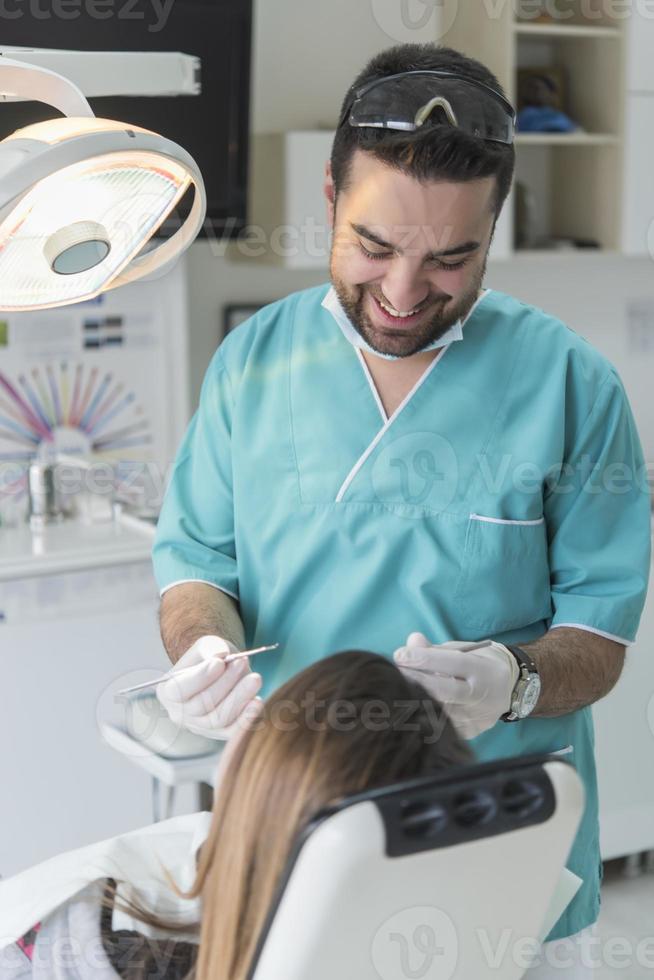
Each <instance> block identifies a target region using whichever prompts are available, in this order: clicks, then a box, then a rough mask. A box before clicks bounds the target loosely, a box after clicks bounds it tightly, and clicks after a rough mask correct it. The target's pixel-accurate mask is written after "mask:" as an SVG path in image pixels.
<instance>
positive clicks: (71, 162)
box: [0, 47, 206, 312]
mask: <svg viewBox="0 0 654 980" xmlns="http://www.w3.org/2000/svg"><path fill="white" fill-rule="evenodd" d="M199 67H200V66H199V59H198V58H196V57H193V56H190V55H184V54H179V53H170V52H161V53H150V52H147V53H146V52H104V51H90V52H89V51H60V50H55V49H46V48H17V47H0V101H12V102H13V101H22V100H35V101H37V102H43V103H45V104H47V105H50V106H53V107H54V108H56V109H58V110H59V111H60V112H62V113H64V116H63V117H60V118H57V119H49V120H47V121H44V122H39V123H35V124H33V125H30V126H25V127H24V128H22V129H19V130H16V132H14V133H12V134H11V135H10V136H8V137H7V138H6V139H3V140H2V141H0V311H2V312H13V311H22V310H38V309H46V308H49V307H55V306H64V305H66V304H69V303H78V302H80V301H81V300H86V299H91V298H92V297H94V296H97V295H98V294H99V293H101V292H104V291H105V290H108V289H115V288H116V287H117V286H123V285H125V284H126V283H130V282H134V281H136V280H138V279H141V278H143V277H144V276H147V275H150V274H151V273H153V272H155V271H156V270H159V269H162V268H163V267H164V266H165V265H167V264H168V263H170V262H172V261H173V260H174V259H175V258H177V257H178V256H179V255H180V254H181V253H182V252H183V251H185V250H186V249H187V248H188V246H189V245H190V244H191V243H192V242H193V241H194V239H195V237H196V236H197V234H198V232H199V230H200V228H201V227H202V222H203V221H204V217H205V214H206V193H205V189H204V182H203V180H202V176H201V174H200V171H199V169H198V166H197V164H196V163H195V161H194V160H193V158H192V157H191V156H190V155H189V154H188V153H187V152H186V151H185V150H184V149H182V147H180V146H178V145H177V144H176V143H174V142H172V141H171V140H168V139H166V138H165V137H164V136H159V135H158V134H157V133H153V132H151V131H150V130H147V129H143V128H142V127H140V126H131V125H130V124H129V123H123V122H119V121H116V120H112V119H100V118H97V117H96V116H95V115H94V113H93V110H92V109H91V107H90V105H89V103H88V102H87V100H86V97H85V95H88V96H90V97H93V96H100V95H152V96H157V95H197V94H198V92H199V91H200V82H199ZM83 93H85V94H83ZM1 112H2V108H1V106H0V113H1ZM191 185H192V186H193V188H194V198H193V203H192V206H191V209H190V212H189V214H188V216H187V217H186V219H185V221H184V223H183V224H182V225H181V227H180V228H178V229H177V231H176V232H175V233H174V234H173V235H172V236H171V237H170V238H168V239H166V240H165V241H163V242H162V243H161V244H158V245H155V246H154V247H150V248H149V249H148V250H146V245H147V243H148V242H149V241H150V239H151V238H152V236H153V235H154V233H155V232H156V231H157V229H158V228H159V227H160V225H161V224H162V222H163V221H164V220H165V219H166V217H167V216H168V215H169V214H170V213H171V211H172V210H173V209H174V208H175V206H176V205H177V204H178V202H179V201H180V200H181V198H182V197H183V195H184V194H185V193H186V191H187V190H188V189H189V187H190V186H191Z"/></svg>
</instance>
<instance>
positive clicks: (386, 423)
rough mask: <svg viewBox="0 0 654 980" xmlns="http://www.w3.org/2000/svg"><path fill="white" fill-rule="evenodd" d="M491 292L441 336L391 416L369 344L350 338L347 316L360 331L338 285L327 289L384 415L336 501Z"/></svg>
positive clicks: (330, 307)
mask: <svg viewBox="0 0 654 980" xmlns="http://www.w3.org/2000/svg"><path fill="white" fill-rule="evenodd" d="M491 292H492V290H491V289H484V291H483V292H482V293H481V295H480V296H478V297H477V299H476V300H475V302H474V303H473V304H472V306H471V307H470V309H469V311H468V313H467V314H466V317H465V319H464V320H460V321H459V322H458V323H457V324H455V325H454V327H451V328H450V330H449V331H448V332H447V333H445V334H443V337H442V338H441V339H442V340H443V341H445V343H444V345H443V346H441V347H440V348H439V349H438V353H437V354H436V356H435V357H434V358H433V360H432V361H430V363H429V364H428V365H427V367H426V368H425V370H424V371H423V373H422V374H421V375H420V377H419V378H418V380H417V381H416V383H415V384H414V385H413V387H412V388H411V390H410V391H409V392H408V393H407V394H406V395H405V397H404V398H403V399H402V401H401V402H400V404H399V405H398V406H397V408H396V409H395V411H394V412H393V413H392V415H390V416H388V415H387V414H386V410H385V409H384V406H383V403H382V401H381V398H380V396H379V392H378V391H377V386H376V385H375V382H374V380H373V378H372V375H371V373H370V370H369V368H368V365H367V364H366V362H365V358H364V357H363V354H362V352H361V348H362V346H363V347H364V349H365V347H366V345H365V344H364V345H357V344H354V343H353V342H352V341H351V340H350V334H349V332H348V330H347V329H344V326H343V319H344V318H345V320H347V323H348V324H349V328H350V331H353V332H354V333H356V331H354V327H353V326H352V325H351V323H350V321H349V320H348V319H347V316H346V314H345V311H344V310H343V307H342V306H341V303H340V301H339V299H338V296H337V295H336V291H335V289H334V287H333V286H331V287H330V289H329V290H328V292H327V295H326V296H325V298H324V299H323V301H322V306H323V307H324V308H325V309H326V310H327V311H328V312H330V313H331V314H332V316H333V317H334V319H335V320H336V322H337V323H338V325H339V327H340V328H341V331H342V332H343V334H344V336H345V338H346V339H347V340H348V341H349V342H350V343H351V344H352V347H353V349H354V351H355V353H356V356H357V358H358V360H359V363H360V364H361V368H362V370H363V373H364V375H365V378H366V380H367V382H368V385H369V387H370V390H371V392H372V395H373V398H374V400H375V403H376V405H377V408H378V409H379V414H380V416H381V420H382V427H381V428H380V429H379V431H378V432H377V434H376V435H375V437H374V439H373V440H372V442H370V444H369V445H368V446H367V448H366V449H365V451H364V452H363V453H362V455H361V456H360V457H359V458H358V460H357V461H356V463H355V464H354V466H353V467H352V469H351V470H350V472H349V473H348V475H347V477H346V478H345V480H344V481H343V483H342V485H341V487H340V489H339V491H338V494H337V496H336V502H337V503H338V502H339V501H341V500H342V498H343V495H344V494H345V493H346V491H347V489H348V487H349V486H350V484H351V483H352V481H353V480H354V478H355V477H356V475H357V473H358V472H359V470H360V469H361V467H362V466H363V465H364V464H365V462H366V460H367V459H368V458H369V456H370V455H371V453H373V452H374V450H375V447H376V446H377V445H378V444H379V442H380V440H381V439H383V438H384V436H385V435H386V433H387V432H388V430H389V428H390V427H391V426H392V425H393V423H394V422H395V420H396V419H397V418H398V417H399V415H400V414H401V413H402V411H403V410H404V409H405V408H406V406H407V405H408V404H409V402H410V401H411V399H412V398H413V396H414V395H415V394H416V392H417V391H418V390H419V389H420V388H421V387H422V385H423V384H424V383H425V381H426V380H427V378H428V377H429V376H430V374H431V373H432V371H433V370H434V368H435V367H436V365H437V364H438V363H439V362H440V361H441V360H442V359H443V357H444V356H445V354H446V353H447V351H448V350H449V348H450V347H451V345H452V343H454V342H455V341H457V340H462V339H463V327H464V326H465V324H466V322H467V320H468V319H469V317H470V316H471V315H472V313H473V311H474V310H476V309H477V307H478V306H479V304H480V303H481V302H482V301H483V300H484V298H485V297H486V296H488V294H489V293H491ZM356 336H359V335H358V334H356ZM448 338H449V340H448ZM373 353H374V352H373Z"/></svg>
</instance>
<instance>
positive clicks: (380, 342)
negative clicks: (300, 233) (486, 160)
mask: <svg viewBox="0 0 654 980" xmlns="http://www.w3.org/2000/svg"><path fill="white" fill-rule="evenodd" d="M495 183H496V181H495V177H494V176H493V177H483V178H479V179H477V180H471V181H467V182H464V183H450V182H449V181H427V182H421V181H418V180H416V179H415V178H414V177H411V176H409V175H408V174H405V173H402V172H401V171H399V170H395V169H393V168H392V167H389V166H388V165H387V164H385V163H382V162H381V161H379V160H377V159H376V158H375V157H374V156H373V155H372V154H371V153H366V152H364V151H362V150H357V151H355V153H354V155H353V157H352V161H351V165H350V172H349V180H348V184H347V186H346V187H345V188H344V189H342V190H341V191H340V192H339V194H338V199H337V200H336V202H335V200H334V185H333V181H332V178H331V173H330V170H329V166H328V168H327V178H326V182H325V194H326V196H327V202H328V213H329V219H330V222H331V225H332V228H333V232H334V236H333V244H332V251H331V256H330V274H331V280H332V283H333V286H334V289H335V290H336V293H337V295H338V298H339V300H340V302H341V305H342V306H343V308H344V310H345V312H346V313H347V315H348V317H349V319H350V320H351V322H352V325H353V326H354V327H355V329H356V330H357V331H358V332H359V334H360V335H361V336H362V337H363V339H364V340H365V341H366V343H367V344H368V345H369V346H370V347H371V348H372V349H373V350H375V351H377V352H378V353H381V354H391V355H394V356H396V357H410V356H411V355H412V354H415V353H417V352H418V351H420V350H422V349H423V348H424V347H426V346H427V345H429V344H431V343H433V342H434V341H437V340H438V339H439V337H442V336H443V334H444V333H446V332H447V331H448V330H449V328H450V327H451V326H452V325H453V324H455V323H456V322H457V321H458V320H459V319H462V318H463V317H465V316H466V314H467V313H468V312H469V310H470V309H471V307H472V306H473V304H474V303H475V301H476V299H477V297H478V295H479V291H480V289H481V286H482V282H483V279H484V274H485V271H486V259H487V254H488V248H489V245H490V240H491V234H492V230H493V224H494V221H495V212H494V204H495Z"/></svg>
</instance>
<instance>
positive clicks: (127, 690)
mask: <svg viewBox="0 0 654 980" xmlns="http://www.w3.org/2000/svg"><path fill="white" fill-rule="evenodd" d="M278 646H279V643H273V644H271V645H270V646H267V647H256V649H254V650H241V651H240V652H239V653H230V654H228V656H226V657H224V658H223V661H224V663H226V664H229V663H231V662H232V660H241V659H242V658H243V657H252V656H254V654H255V653H263V652H264V650H275V649H276V648H277V647H278ZM206 662H207V663H208V662H209V661H206ZM193 667H197V664H193V665H192V666H191V667H182V669H181V670H178V671H177V672H175V671H169V672H168V673H167V674H164V675H163V677H159V678H158V679H157V680H155V681H145V682H144V683H143V684H134V685H133V687H124V688H123V689H122V691H118V694H131V693H132V692H133V691H144V690H145V688H146V687H156V686H157V685H158V684H163V683H165V681H169V680H171V679H174V680H176V679H177V678H178V677H181V676H182V674H185V673H186V672H187V671H188V670H192V669H193Z"/></svg>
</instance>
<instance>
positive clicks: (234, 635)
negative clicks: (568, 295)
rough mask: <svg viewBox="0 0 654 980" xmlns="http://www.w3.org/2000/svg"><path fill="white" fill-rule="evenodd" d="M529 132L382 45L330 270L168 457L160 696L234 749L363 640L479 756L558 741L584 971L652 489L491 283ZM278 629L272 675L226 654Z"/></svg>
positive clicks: (629, 452) (445, 63) (429, 57)
mask: <svg viewBox="0 0 654 980" xmlns="http://www.w3.org/2000/svg"><path fill="white" fill-rule="evenodd" d="M514 119H515V117H514V112H513V109H512V108H511V106H510V105H509V103H508V102H507V101H506V99H505V97H504V95H503V93H502V92H501V89H500V86H499V83H498V81H497V79H496V78H495V77H494V76H493V75H492V74H491V73H490V72H489V71H488V70H487V69H486V68H485V67H484V66H483V65H481V64H480V63H479V62H476V61H473V60H471V59H469V58H467V57H464V56H463V55H461V54H459V53H458V52H455V51H453V50H451V49H448V48H441V47H437V46H433V45H406V46H400V47H398V48H393V49H390V50H389V51H385V52H382V53H381V54H380V55H378V56H377V57H376V58H375V59H374V60H373V61H372V62H371V63H370V64H369V65H368V66H367V67H366V69H365V70H364V71H363V72H362V74H361V75H360V76H359V78H357V80H356V81H355V83H354V84H353V86H352V88H351V89H350V90H349V92H348V94H347V96H346V99H345V102H344V105H343V108H342V113H341V118H340V122H339V125H338V128H337V132H336V136H335V140H334V145H333V151H332V156H331V161H330V164H329V166H328V168H327V173H326V179H325V192H326V197H327V203H328V209H329V217H330V221H331V224H332V227H333V243H332V250H331V256H330V280H331V282H330V283H329V284H328V285H325V286H320V287H318V288H315V289H309V290H307V291H304V292H300V293H296V294H294V295H292V296H289V297H288V298H286V299H283V300H281V301H280V302H277V303H274V304H272V305H271V306H268V307H266V308H265V309H263V310H262V311H260V312H259V313H257V314H256V315H255V316H254V317H252V319H250V320H249V321H248V322H247V323H245V324H243V325H241V326H240V327H239V328H238V329H237V330H235V331H234V332H232V333H231V334H230V335H229V336H228V337H227V339H226V340H225V341H224V343H222V344H221V346H220V347H219V349H218V350H217V352H216V354H215V356H214V358H213V360H212V362H211V364H210V365H209V368H208V371H207V374H206V377H205V381H204V385H203V389H202V395H201V399H200V404H199V408H198V411H197V413H196V415H195V417H194V418H193V420H192V422H191V424H190V426H189V429H188V432H187V434H186V437H185V439H184V442H183V444H182V446H181V448H180V450H179V453H178V456H177V460H176V464H175V468H174V472H173V476H172V479H171V483H170V486H169V489H168V491H167V495H166V499H165V501H164V505H163V510H162V513H161V518H160V521H159V526H158V531H157V538H156V542H155V547H154V565H155V570H156V575H157V579H158V582H159V585H160V588H161V592H162V603H161V630H162V637H163V641H164V643H165V646H166V649H167V650H168V653H169V656H170V658H171V660H172V661H173V662H174V663H176V664H177V665H178V666H193V668H194V669H193V670H191V671H190V672H188V673H186V674H185V675H184V677H180V678H179V680H176V679H171V681H169V683H168V684H166V685H161V686H160V687H159V689H158V691H159V697H160V699H161V701H162V703H163V704H164V705H165V707H166V708H167V710H168V711H169V713H170V714H171V716H172V717H173V718H174V719H176V720H178V721H180V722H182V723H183V724H185V725H187V726H188V727H189V728H191V729H192V730H194V731H201V732H204V733H205V734H213V735H218V736H220V735H223V736H224V735H225V734H229V733H230V732H231V731H232V730H233V729H234V727H235V726H236V725H237V724H238V722H239V719H240V717H241V716H242V714H243V713H244V712H246V711H247V710H248V709H249V707H250V705H251V703H252V701H253V700H256V697H257V694H258V692H260V691H261V692H263V693H269V692H271V691H273V690H274V689H276V688H277V687H278V686H279V685H280V684H282V683H283V682H284V681H285V680H287V679H288V678H289V677H290V676H292V675H293V674H295V673H296V672H297V671H299V670H301V669H302V668H303V667H305V666H307V665H308V664H309V663H312V662H313V661H315V660H317V659H320V658H322V657H324V656H327V655H328V654H331V653H333V652H334V651H336V650H339V649H344V648H362V649H372V650H377V651H379V652H381V653H384V654H385V655H387V656H388V657H394V658H395V661H396V663H397V664H398V665H400V666H401V667H402V668H403V669H405V670H407V671H409V672H411V674H412V676H414V677H415V678H417V679H420V680H421V681H422V683H423V684H424V685H425V686H426V687H427V688H428V689H429V691H430V693H431V694H433V695H434V696H435V697H436V698H438V699H439V700H440V701H441V702H443V703H444V704H445V705H446V707H447V709H448V713H449V714H450V716H451V718H452V720H453V721H454V723H455V725H456V726H457V727H458V729H459V731H460V732H461V733H462V734H463V735H464V736H465V737H466V738H467V739H470V740H471V747H472V748H473V750H474V751H475V753H476V755H477V757H478V758H479V760H480V761H483V760H487V759H495V758H501V757H506V756H514V755H519V754H524V753H534V752H560V753H561V754H562V757H563V758H565V759H567V760H569V761H570V762H572V763H573V764H574V765H575V767H576V768H577V770H578V772H579V774H580V776H581V778H582V780H583V782H584V785H585V790H586V809H585V813H584V817H583V820H582V823H581V825H580V828H579V831H578V834H577V837H576V840H575V843H574V846H573V849H572V851H571V854H570V858H569V861H568V867H569V868H570V869H571V870H572V871H573V872H575V873H576V874H578V875H579V876H580V877H581V878H582V879H583V885H582V886H581V888H580V889H579V891H578V893H577V895H576V896H575V898H574V899H573V901H572V902H571V904H570V905H569V906H568V908H567V909H566V911H565V912H564V914H563V915H562V916H561V918H560V919H559V921H558V922H557V923H556V925H555V927H554V929H553V930H552V932H551V934H550V936H549V937H548V940H550V941H551V942H548V943H546V947H550V949H552V950H556V951H557V953H558V952H560V949H559V947H558V946H556V945H555V944H554V941H555V940H556V941H560V940H563V939H565V937H573V941H572V942H571V943H570V944H569V946H568V949H567V950H566V955H569V956H570V957H571V963H572V964H573V966H574V969H573V970H572V971H571V972H568V973H566V976H578V977H583V976H586V975H587V974H586V972H585V967H584V965H583V959H582V957H581V954H580V953H579V942H578V940H579V936H580V935H582V936H584V935H588V932H587V930H588V928H589V927H590V926H591V924H592V923H594V922H595V920H596V918H597V915H598V911H599V891H600V880H601V861H600V854H599V828H598V801H597V785H596V774H595V763H594V755H593V725H592V717H591V710H590V705H591V704H592V703H593V702H594V701H597V700H598V699H599V698H602V697H604V696H605V695H606V694H607V693H608V692H609V691H610V690H611V688H612V687H613V686H614V684H615V683H616V681H617V680H618V677H619V676H620V672H621V670H622V667H623V663H624V658H625V647H626V646H627V645H628V644H630V643H631V642H633V640H634V637H635V635H636V630H637V627H638V622H639V618H640V614H641V611H642V607H643V603H644V598H645V592H646V587H647V578H648V571H649V547H650V545H649V541H650V530H649V521H650V511H649V494H648V487H647V481H646V479H645V471H644V464H643V457H642V452H641V447H640V444H639V440H638V435H637V433H636V429H635V426H634V422H633V418H632V415H631V412H630V409H629V405H628V402H627V398H626V396H625V393H624V390H623V388H622V385H621V383H620V380H619V378H618V377H617V375H616V372H615V370H614V368H613V367H612V365H611V364H610V363H608V362H607V361H606V360H605V359H604V357H603V356H601V355H600V354H599V353H598V352H597V351H595V350H594V349H593V348H592V347H591V346H590V345H589V344H588V343H586V341H584V340H583V339H582V338H581V337H579V336H578V335H577V334H575V333H574V332H573V331H572V330H570V329H569V328H568V327H567V326H565V325H564V324H563V323H561V322H560V321H559V320H557V319H556V318H554V317H553V316H550V315H548V314H546V313H545V312H543V311H542V310H540V309H537V308H535V307H533V306H529V305H527V304H525V303H522V302H520V301H518V300H516V299H514V298H513V297H511V296H509V295H506V294H503V293H500V292H497V291H495V290H493V289H491V288H485V287H484V284H483V283H484V275H485V270H486V260H487V255H488V249H489V246H490V243H491V239H492V236H493V232H494V229H495V224H496V221H497V218H498V216H499V214H500V211H501V209H502V206H503V204H504V201H505V199H506V197H507V194H508V192H509V190H510V186H511V181H512V177H513V170H514V148H513V133H514ZM553 286H554V284H553ZM274 642H279V644H280V647H279V649H278V650H277V651H275V652H273V653H265V654H262V656H261V657H260V658H258V659H257V661H256V667H257V670H258V673H252V671H251V670H250V667H249V665H247V662H245V665H244V663H243V662H238V661H237V662H234V663H232V664H229V665H228V666H225V664H224V663H223V662H222V658H221V657H220V656H218V657H216V656H215V654H216V653H219V654H220V653H222V652H224V651H233V650H235V649H239V648H240V649H242V648H243V647H244V645H247V646H257V645H260V644H264V643H274ZM507 873H508V874H510V869H507ZM582 931H583V932H582ZM560 962H561V963H563V959H561V961H560ZM549 967H551V968H552V972H551V973H550V972H548V969H549ZM575 971H576V972H575ZM529 975H530V976H531V977H534V978H535V977H539V978H541V977H546V976H550V975H551V976H560V970H559V969H557V968H556V965H555V964H554V963H553V962H552V963H550V964H547V963H545V964H543V966H542V967H539V968H538V969H537V970H535V971H534V972H532V973H530V974H529Z"/></svg>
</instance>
